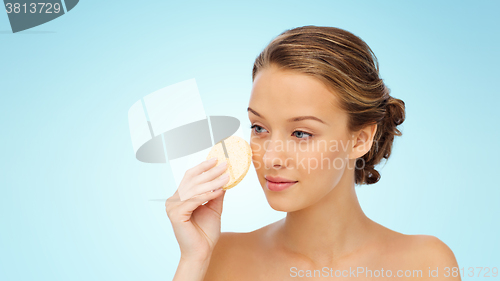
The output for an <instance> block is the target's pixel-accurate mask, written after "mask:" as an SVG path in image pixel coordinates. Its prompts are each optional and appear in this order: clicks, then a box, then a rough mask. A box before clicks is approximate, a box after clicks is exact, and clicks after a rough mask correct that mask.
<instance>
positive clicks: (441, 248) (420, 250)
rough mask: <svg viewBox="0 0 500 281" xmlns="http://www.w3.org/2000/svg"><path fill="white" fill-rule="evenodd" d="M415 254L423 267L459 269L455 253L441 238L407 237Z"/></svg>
mask: <svg viewBox="0 0 500 281" xmlns="http://www.w3.org/2000/svg"><path fill="white" fill-rule="evenodd" d="M407 236H408V240H410V241H411V242H410V243H411V245H413V248H414V249H415V254H416V255H417V257H418V258H419V260H420V262H422V263H423V265H427V266H430V267H436V266H439V267H443V268H444V267H457V266H458V265H457V260H456V258H455V254H454V253H453V251H452V250H451V249H450V247H448V245H446V244H445V243H444V242H443V241H441V240H440V239H439V238H437V237H435V236H432V235H407Z"/></svg>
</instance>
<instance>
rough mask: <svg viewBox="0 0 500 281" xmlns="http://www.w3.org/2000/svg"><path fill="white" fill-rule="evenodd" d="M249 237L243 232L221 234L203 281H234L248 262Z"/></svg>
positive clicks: (248, 234)
mask: <svg viewBox="0 0 500 281" xmlns="http://www.w3.org/2000/svg"><path fill="white" fill-rule="evenodd" d="M250 239H251V235H250V233H245V232H222V233H221V235H220V237H219V241H217V244H216V245H215V248H214V250H213V252H212V257H211V258H210V264H209V266H208V269H207V272H206V274H205V279H204V280H205V281H209V280H210V281H211V280H218V281H219V280H235V277H237V276H239V275H241V272H242V271H243V270H245V266H244V265H245V263H246V262H248V259H249V257H248V253H249V244H250V243H251V241H250Z"/></svg>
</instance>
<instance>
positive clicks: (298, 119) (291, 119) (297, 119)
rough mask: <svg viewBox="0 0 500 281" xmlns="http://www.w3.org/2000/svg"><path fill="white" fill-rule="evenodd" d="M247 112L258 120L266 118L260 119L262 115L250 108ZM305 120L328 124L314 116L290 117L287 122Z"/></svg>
mask: <svg viewBox="0 0 500 281" xmlns="http://www.w3.org/2000/svg"><path fill="white" fill-rule="evenodd" d="M247 111H249V112H252V113H253V114H255V115H257V116H259V117H260V118H263V119H266V118H264V117H262V115H260V114H259V113H258V112H257V111H255V110H253V109H251V108H250V107H249V108H248V109H247ZM306 119H310V120H316V121H318V122H321V123H323V124H325V125H328V123H326V122H325V121H323V120H321V119H319V118H318V117H314V116H310V115H309V116H297V117H292V118H290V119H288V120H287V121H288V122H297V121H302V120H306Z"/></svg>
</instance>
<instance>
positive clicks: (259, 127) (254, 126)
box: [250, 125, 262, 134]
mask: <svg viewBox="0 0 500 281" xmlns="http://www.w3.org/2000/svg"><path fill="white" fill-rule="evenodd" d="M254 128H258V129H262V127H261V126H257V125H252V126H250V129H252V130H253V129H254ZM258 129H257V130H258ZM257 130H255V131H257ZM256 133H257V134H260V133H261V132H258V131H257V132H256Z"/></svg>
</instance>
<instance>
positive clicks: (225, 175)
mask: <svg viewBox="0 0 500 281" xmlns="http://www.w3.org/2000/svg"><path fill="white" fill-rule="evenodd" d="M228 178H229V175H228V174H227V173H225V174H223V175H222V176H220V180H221V181H225V180H227V179H228Z"/></svg>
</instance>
